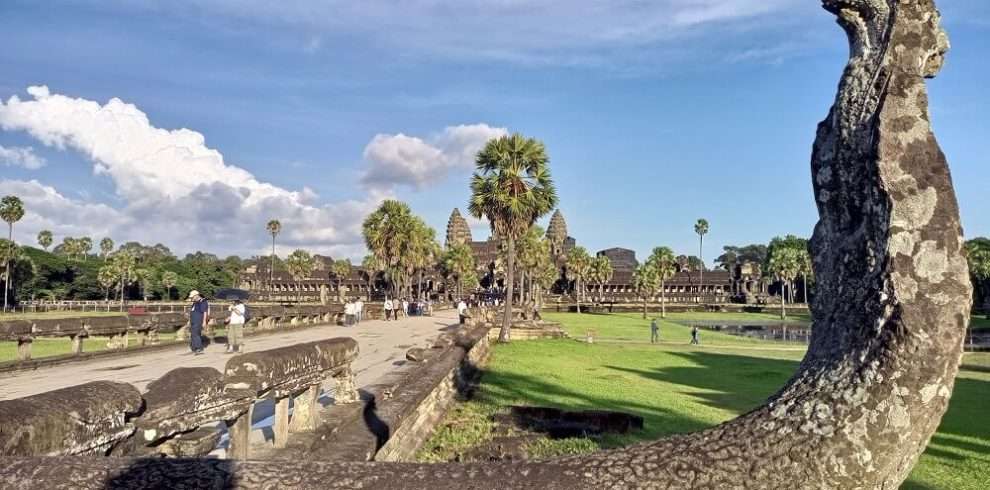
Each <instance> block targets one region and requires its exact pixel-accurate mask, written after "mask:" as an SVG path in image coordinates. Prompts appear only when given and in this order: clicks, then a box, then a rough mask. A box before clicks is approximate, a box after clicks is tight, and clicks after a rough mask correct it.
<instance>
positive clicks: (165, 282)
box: [162, 271, 179, 301]
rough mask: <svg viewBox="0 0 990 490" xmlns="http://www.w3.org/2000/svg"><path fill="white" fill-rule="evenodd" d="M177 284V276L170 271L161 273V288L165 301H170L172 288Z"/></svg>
mask: <svg viewBox="0 0 990 490" xmlns="http://www.w3.org/2000/svg"><path fill="white" fill-rule="evenodd" d="M178 282H179V275H178V274H176V273H175V272H172V271H165V272H163V273H162V287H164V288H165V300H166V301H168V300H171V299H172V288H174V287H175V285H176V283H178Z"/></svg>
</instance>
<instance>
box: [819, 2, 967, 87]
mask: <svg viewBox="0 0 990 490" xmlns="http://www.w3.org/2000/svg"><path fill="white" fill-rule="evenodd" d="M822 6H823V7H824V8H825V10H828V11H829V12H832V13H833V14H835V15H836V17H837V18H838V22H839V25H841V26H842V28H843V29H845V31H846V33H847V34H848V36H849V48H850V58H851V59H854V60H861V61H866V62H872V63H873V64H879V63H880V59H881V58H882V57H883V56H892V57H895V58H898V59H904V60H922V62H921V63H920V64H917V63H910V64H907V65H905V64H903V63H897V62H896V61H895V62H894V63H893V64H894V65H896V66H899V67H901V68H902V69H905V70H908V69H909V67H911V68H916V69H917V73H918V74H920V75H921V76H923V77H925V78H934V77H935V75H937V74H938V72H939V71H940V70H941V69H942V65H943V63H944V61H945V53H946V52H948V50H949V47H950V46H949V36H948V35H946V33H945V31H944V30H943V29H942V26H941V19H942V16H941V15H940V14H939V12H938V10H937V9H936V8H935V6H934V4H933V2H932V0H822ZM895 13H897V14H898V15H894V14H895ZM895 23H899V24H900V25H895ZM895 27H898V28H903V29H907V30H909V32H910V33H911V35H910V36H908V37H906V38H905V37H901V39H904V41H903V42H902V43H901V44H898V45H896V46H889V48H892V49H889V50H887V51H886V52H885V51H884V50H882V49H881V48H882V47H884V46H886V44H887V43H886V42H885V40H886V39H887V38H888V37H889V36H890V34H891V31H892V29H894V28H895Z"/></svg>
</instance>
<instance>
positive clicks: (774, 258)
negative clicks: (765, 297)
mask: <svg viewBox="0 0 990 490" xmlns="http://www.w3.org/2000/svg"><path fill="white" fill-rule="evenodd" d="M768 264H769V268H768V269H769V270H768V272H770V273H771V274H773V275H774V277H776V278H777V280H778V281H780V283H781V284H780V319H781V320H785V319H787V307H786V306H785V301H784V287H785V286H786V285H787V284H789V283H790V282H792V281H793V280H794V278H795V277H797V275H798V273H799V272H800V268H801V257H800V252H799V251H798V249H796V248H794V247H786V246H781V247H774V249H773V252H771V254H770V259H769V261H768Z"/></svg>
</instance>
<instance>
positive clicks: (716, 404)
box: [605, 351, 799, 413]
mask: <svg viewBox="0 0 990 490" xmlns="http://www.w3.org/2000/svg"><path fill="white" fill-rule="evenodd" d="M668 354H669V355H671V356H676V357H680V358H682V359H685V360H687V361H690V362H691V363H693V364H694V365H693V366H677V367H665V368H660V369H653V370H644V369H631V368H627V367H622V366H605V367H607V368H609V369H613V370H616V371H621V372H624V373H630V374H638V375H640V376H642V377H644V378H646V379H650V380H655V381H662V382H666V383H673V384H677V385H681V386H684V387H685V389H684V391H682V392H681V393H682V394H683V395H686V396H690V397H692V398H695V399H699V400H701V401H702V403H704V404H705V405H708V406H710V407H713V408H718V409H724V410H731V411H733V412H736V413H744V412H746V411H748V410H750V409H752V408H755V407H757V406H759V405H760V404H762V403H763V402H765V401H766V399H767V398H768V397H769V396H770V395H772V394H774V393H776V392H777V390H779V389H780V388H781V387H782V386H783V385H784V383H786V382H787V380H788V379H790V377H791V375H793V374H794V371H795V370H797V367H798V364H799V362H798V361H791V360H785V359H766V358H762V357H751V356H743V355H737V354H721V353H712V352H698V351H693V352H668Z"/></svg>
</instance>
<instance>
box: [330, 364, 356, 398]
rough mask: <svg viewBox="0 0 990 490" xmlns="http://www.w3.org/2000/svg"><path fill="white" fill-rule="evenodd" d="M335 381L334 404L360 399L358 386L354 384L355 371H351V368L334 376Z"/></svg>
mask: <svg viewBox="0 0 990 490" xmlns="http://www.w3.org/2000/svg"><path fill="white" fill-rule="evenodd" d="M334 381H336V388H335V390H334V396H333V401H334V404H336V405H343V404H346V403H354V402H356V401H358V399H359V397H358V391H357V387H356V386H355V384H354V373H352V372H351V370H350V368H347V370H346V371H344V372H342V373H340V374H338V375H337V376H334Z"/></svg>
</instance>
